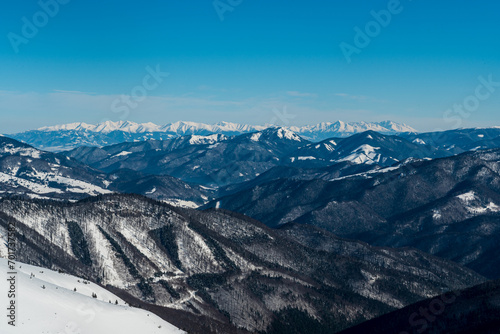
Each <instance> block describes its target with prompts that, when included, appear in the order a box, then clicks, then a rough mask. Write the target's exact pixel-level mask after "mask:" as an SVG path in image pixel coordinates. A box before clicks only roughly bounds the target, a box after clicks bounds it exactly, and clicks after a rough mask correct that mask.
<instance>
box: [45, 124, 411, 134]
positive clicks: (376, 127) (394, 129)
mask: <svg viewBox="0 0 500 334" xmlns="http://www.w3.org/2000/svg"><path fill="white" fill-rule="evenodd" d="M275 126H276V125H273V124H266V125H248V124H238V123H231V122H219V123H215V124H205V123H198V122H185V121H178V122H175V123H168V124H166V125H157V124H154V123H151V122H148V123H135V122H131V121H117V122H113V121H106V122H102V123H99V124H87V123H83V122H78V123H69V124H61V125H55V126H45V127H41V128H39V129H37V130H38V131H43V132H52V131H70V130H75V131H90V132H99V133H104V134H106V133H110V132H113V131H122V132H128V133H144V132H168V133H172V134H174V133H175V134H178V135H186V134H195V133H199V132H200V131H207V132H211V133H223V132H239V133H246V132H254V131H262V130H264V129H267V128H270V127H275ZM285 128H287V127H285ZM288 128H289V129H290V130H291V131H293V132H296V133H299V134H300V133H310V132H338V133H358V132H363V131H367V130H373V131H379V132H390V133H398V132H417V130H415V129H414V128H412V127H410V126H408V125H406V124H400V123H396V122H392V121H384V122H375V123H370V122H350V123H345V122H342V121H336V122H322V123H319V124H316V125H306V126H291V127H288Z"/></svg>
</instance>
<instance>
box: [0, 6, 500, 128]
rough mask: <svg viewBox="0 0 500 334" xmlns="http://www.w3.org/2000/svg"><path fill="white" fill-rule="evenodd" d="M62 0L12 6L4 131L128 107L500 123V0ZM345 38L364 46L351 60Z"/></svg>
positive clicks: (5, 24) (257, 117) (419, 124)
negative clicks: (362, 38) (156, 74)
mask: <svg viewBox="0 0 500 334" xmlns="http://www.w3.org/2000/svg"><path fill="white" fill-rule="evenodd" d="M54 1H56V0H42V1H41V2H42V3H47V4H49V3H52V4H53V3H54ZM59 1H60V2H61V3H64V4H59V5H58V7H59V8H57V10H56V9H55V8H54V6H49V7H48V8H49V10H48V11H50V10H52V11H53V12H52V13H50V14H52V15H48V14H45V12H47V10H45V12H44V9H43V8H42V6H41V5H40V3H38V2H37V1H17V2H9V4H8V5H4V7H3V8H2V11H0V28H1V31H0V115H1V122H0V133H12V132H17V131H22V130H27V129H32V128H37V127H41V126H45V125H53V124H59V123H68V122H79V121H84V122H88V123H98V122H101V121H104V120H113V121H117V120H125V119H128V120H131V121H136V122H148V121H151V122H154V123H158V124H164V123H168V122H174V121H178V120H187V121H200V122H207V123H215V122H218V121H231V122H240V123H250V124H266V123H271V122H273V123H278V124H280V123H281V124H280V125H304V124H314V123H318V122H322V121H336V120H338V119H340V120H343V121H361V120H365V121H382V120H387V119H391V120H394V121H399V122H405V123H407V124H409V125H412V126H414V127H415V128H416V129H418V130H421V131H431V130H435V129H441V128H443V129H448V128H454V127H471V126H490V125H500V113H499V112H498V111H499V106H500V43H499V42H498V36H500V25H499V24H498V22H499V21H500V20H499V19H500V18H499V16H500V14H499V13H500V4H499V3H497V2H494V1H482V2H478V1H476V2H473V1H469V0H465V1H460V2H457V1H439V2H436V1H430V0H413V1H410V0H401V1H400V2H399V4H398V3H397V1H396V0H390V1H378V0H377V1H373V0H372V1H326V0H323V1H318V0H310V1H297V0H288V1H284V0H276V1H269V0H267V1H264V0H252V1H250V0H242V1H239V0H217V1H218V2H215V3H216V4H217V6H218V8H219V9H218V10H219V12H218V10H217V9H216V8H215V6H214V2H213V1H193V0H192V1H186V0H170V1H164V0H162V1H160V0H150V1H147V0H146V1H142V2H137V1H134V2H132V1H126V0H121V1H115V0H108V1H104V0H101V1H94V0H87V1H79V0H64V1H63V0H59ZM231 4H232V5H231ZM224 8H225V9H226V10H225V11H224ZM389 8H390V9H391V10H390V11H389ZM372 11H374V12H376V13H382V12H381V11H384V12H383V13H389V15H390V20H387V18H388V17H387V16H384V15H383V14H380V15H382V16H381V17H382V18H384V19H385V20H386V21H384V22H383V23H384V24H380V23H374V22H376V21H375V18H374V16H373V15H372V13H371V12H372ZM219 14H220V15H219ZM23 18H25V19H23ZM221 18H223V20H221ZM26 22H28V23H26ZM27 24H28V25H30V24H33V25H34V27H35V29H37V31H35V32H33V31H30V30H29V29H28V28H26V27H25V26H26V25H27ZM377 25H378V26H377ZM367 26H368V27H369V28H372V29H373V30H368V32H369V35H370V36H367V38H368V39H369V44H368V43H365V44H367V45H363V44H359V43H358V44H356V41H355V37H356V32H355V28H356V27H358V28H359V29H360V30H361V31H362V32H363V33H364V34H366V28H367ZM23 28H24V29H23ZM358 37H359V36H358ZM358 42H359V41H358ZM365 42H366V41H365ZM341 43H345V44H343V45H347V44H348V45H350V46H352V47H354V48H357V52H355V53H352V54H350V55H349V57H348V58H350V62H349V61H348V59H347V58H346V56H345V54H344V53H343V51H342V49H341V47H340V45H341ZM156 70H159V71H160V72H161V73H166V72H168V73H169V75H168V76H166V75H165V74H161V75H160V77H158V79H159V80H156V81H155V79H154V77H152V76H151V74H150V72H151V71H153V72H154V71H156ZM148 76H149V77H148ZM488 81H489V82H490V84H486V85H485V84H484V82H488ZM497 82H498V83H497ZM145 83H146V84H145ZM146 88H147V89H146ZM144 94H145V95H144ZM478 94H479V95H478ZM126 96H132V97H131V100H128V101H129V103H128V104H127V103H126V102H125V101H126V100H125V99H126ZM464 108H465V109H464ZM285 109H286V112H287V114H288V115H290V116H289V117H285V118H283V117H281V118H280V117H276V115H277V113H278V114H283V110H285Z"/></svg>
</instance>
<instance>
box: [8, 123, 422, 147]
mask: <svg viewBox="0 0 500 334" xmlns="http://www.w3.org/2000/svg"><path fill="white" fill-rule="evenodd" d="M271 127H275V126H274V125H271V124H267V125H248V124H237V123H229V122H219V123H216V124H204V123H196V122H181V121H179V122H175V123H169V124H166V125H156V124H153V123H142V124H139V123H134V122H130V121H118V122H112V121H106V122H103V123H100V124H95V125H94V124H87V123H70V124H63V125H56V126H48V127H42V128H39V129H37V130H30V131H26V132H22V133H17V134H12V135H9V137H11V138H14V139H17V140H20V141H22V142H25V143H27V144H30V145H32V146H34V147H37V148H40V149H43V150H47V151H66V150H70V149H73V148H76V147H79V146H97V147H102V146H107V145H113V144H119V143H123V142H136V141H144V140H149V139H156V140H165V139H171V138H175V137H180V136H186V135H202V136H206V135H211V134H223V135H225V136H234V135H241V134H245V133H251V132H258V131H262V130H265V129H267V128H271ZM286 129H287V130H291V131H293V132H295V133H296V134H298V135H300V136H301V137H303V138H304V139H307V140H310V141H321V140H324V139H327V138H332V137H348V136H350V135H353V134H355V133H360V132H364V131H368V130H372V131H377V132H380V133H382V134H390V135H393V134H401V133H415V132H416V130H415V129H413V128H412V127H410V126H408V125H406V124H399V123H395V122H392V121H384V122H379V123H368V122H353V123H345V122H342V121H337V122H323V123H320V124H316V125H307V126H302V127H298V126H291V127H287V128H286Z"/></svg>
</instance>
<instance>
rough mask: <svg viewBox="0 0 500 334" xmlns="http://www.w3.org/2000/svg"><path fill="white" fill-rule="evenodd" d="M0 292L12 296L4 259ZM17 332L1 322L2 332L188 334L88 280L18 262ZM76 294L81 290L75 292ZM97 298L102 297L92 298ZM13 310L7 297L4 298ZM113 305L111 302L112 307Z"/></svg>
mask: <svg viewBox="0 0 500 334" xmlns="http://www.w3.org/2000/svg"><path fill="white" fill-rule="evenodd" d="M0 268H1V270H0V272H2V279H1V280H0V291H3V292H6V291H8V286H7V284H8V282H7V280H6V279H4V278H5V277H7V271H8V270H7V260H6V259H3V258H0ZM16 270H17V272H18V275H17V279H18V282H17V292H18V294H17V307H18V308H17V320H16V327H15V328H14V327H12V326H10V325H8V324H7V320H6V318H5V317H4V318H5V319H3V321H1V322H0V333H2V334H4V333H5V334H7V333H15V334H39V333H50V334H52V333H54V334H55V333H81V334H110V333H119V334H136V333H148V334H156V333H157V334H173V333H184V332H183V331H181V330H180V329H178V328H176V327H174V326H173V325H171V324H169V323H168V322H166V321H164V320H162V319H161V318H159V317H158V316H156V315H155V314H152V313H150V312H146V311H144V310H141V309H137V308H132V307H129V306H127V305H126V304H125V302H124V301H123V300H121V299H120V298H118V297H117V296H115V295H114V294H112V293H111V292H109V291H107V290H105V289H103V288H101V287H99V286H98V285H96V284H94V283H90V282H88V281H85V280H84V279H81V278H78V277H75V276H71V275H67V274H61V273H58V272H55V271H52V270H48V269H44V268H40V267H35V266H30V265H27V264H23V263H17V268H16ZM75 289H76V291H75ZM93 293H95V294H96V295H97V298H92V294H93ZM0 299H1V302H2V305H8V303H9V300H8V299H7V294H6V293H2V294H1V297H0ZM110 302H111V303H110Z"/></svg>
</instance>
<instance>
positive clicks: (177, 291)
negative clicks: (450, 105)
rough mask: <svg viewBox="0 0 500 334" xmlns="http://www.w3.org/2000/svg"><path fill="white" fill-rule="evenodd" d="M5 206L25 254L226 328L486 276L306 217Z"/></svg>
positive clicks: (107, 202) (349, 313)
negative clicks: (340, 232) (267, 221)
mask: <svg viewBox="0 0 500 334" xmlns="http://www.w3.org/2000/svg"><path fill="white" fill-rule="evenodd" d="M0 214H1V216H0V217H1V219H0V228H5V227H6V226H7V224H8V221H9V220H12V219H14V220H16V223H17V226H18V231H19V232H18V233H19V240H20V245H19V246H20V251H19V254H20V258H19V260H20V261H22V262H26V263H30V264H36V265H41V266H45V267H49V268H53V269H59V270H63V271H65V272H68V273H71V274H76V275H79V276H82V277H85V278H88V279H91V280H93V281H95V282H99V283H100V284H102V285H108V286H110V287H114V289H119V290H120V291H122V292H123V293H124V294H125V293H126V294H128V295H130V296H131V298H132V299H133V298H135V299H137V300H142V301H143V302H146V303H148V305H151V307H154V305H156V306H157V307H160V308H161V309H162V310H163V311H161V312H160V311H158V312H160V313H164V314H167V313H168V312H167V311H166V310H169V309H175V310H177V311H179V312H180V311H182V314H183V317H185V319H189V321H196V319H197V318H198V317H203V319H209V320H207V321H209V322H211V323H212V325H210V326H211V328H219V327H220V328H226V329H225V330H227V328H228V327H227V326H229V327H231V328H233V329H234V330H236V328H241V329H245V330H247V331H250V332H267V333H282V332H283V331H284V330H285V331H286V330H287V328H291V327H296V328H301V326H306V327H307V326H313V328H320V330H321V331H330V332H333V331H338V330H341V329H342V328H346V327H347V326H350V325H353V324H355V323H359V322H362V321H363V320H366V319H370V318H373V317H375V316H377V315H380V314H383V313H387V312H389V311H391V310H394V309H397V308H400V307H403V306H405V305H408V304H411V303H413V302H416V301H418V300H421V299H423V298H426V297H430V296H434V295H437V294H439V293H442V292H444V291H448V290H450V289H457V288H464V287H467V286H471V285H474V284H478V283H480V282H482V281H483V280H484V279H483V278H482V277H481V276H479V275H477V274H475V273H474V272H472V271H470V270H467V269H464V268H462V267H460V266H457V265H455V264H453V263H451V262H447V261H444V260H441V259H438V258H435V257H432V256H429V255H426V254H424V253H421V252H419V251H416V250H409V249H399V250H398V249H383V248H373V247H371V246H369V245H368V244H365V243H361V242H358V241H350V240H344V239H339V238H337V237H335V236H334V235H332V234H329V233H328V232H325V231H323V230H319V229H314V228H312V227H308V226H304V225H293V226H290V227H289V228H287V229H282V230H273V229H270V228H268V227H266V226H265V225H263V224H261V223H259V222H258V221H255V220H253V219H250V218H248V217H245V216H242V215H240V214H235V213H231V212H226V211H223V210H213V209H212V210H208V211H197V210H191V209H179V208H174V207H172V206H169V205H166V204H163V203H160V202H156V201H153V200H150V199H147V198H144V197H140V196H136V195H105V196H101V197H96V198H89V199H87V200H82V201H79V202H76V203H72V204H71V203H58V202H51V201H40V200H22V199H17V200H16V199H4V200H2V201H1V202H0ZM67 222H71V223H67ZM75 224H76V225H78V227H79V228H77V226H76V225H75ZM70 230H71V231H70ZM80 232H81V234H80ZM83 240H85V242H83ZM318 240H322V241H323V243H321V242H318ZM85 244H86V246H85ZM322 244H327V245H329V246H328V247H325V246H322ZM88 257H89V259H87V258H88ZM158 310H160V309H158ZM174 323H175V324H176V325H177V323H176V322H174ZM217 324H219V325H217ZM222 324H226V325H224V326H223V325H222ZM210 326H209V327H210ZM218 326H219V327H218ZM181 327H182V326H181ZM225 330H222V329H221V330H219V331H218V332H219V333H225ZM318 330H319V329H318ZM214 331H215V332H217V330H216V329H214Z"/></svg>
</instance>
